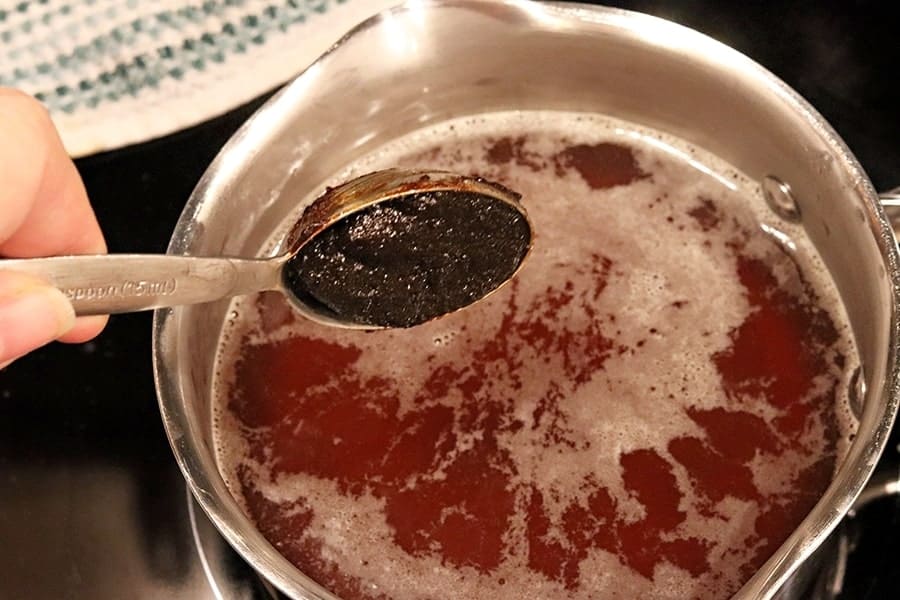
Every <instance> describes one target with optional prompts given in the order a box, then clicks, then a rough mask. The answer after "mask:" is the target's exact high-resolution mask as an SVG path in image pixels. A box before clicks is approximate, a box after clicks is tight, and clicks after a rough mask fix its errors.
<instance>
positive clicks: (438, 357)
mask: <svg viewBox="0 0 900 600" xmlns="http://www.w3.org/2000/svg"><path fill="white" fill-rule="evenodd" d="M394 165H400V166H411V167H417V168H440V169H448V170H452V171H456V172H462V173H467V174H477V175H482V176H484V177H486V178H488V179H492V180H497V181H500V182H501V183H503V184H505V185H508V186H509V187H510V188H512V189H514V190H516V191H518V192H520V193H521V194H522V196H523V204H524V205H525V206H526V208H527V209H528V211H529V215H530V216H531V219H532V221H533V223H534V227H535V232H536V235H535V241H534V249H533V252H532V255H531V256H530V257H529V259H528V261H527V262H526V264H525V266H524V267H523V269H522V271H521V272H520V274H519V275H518V276H517V278H516V279H515V280H514V281H513V282H512V284H511V285H509V286H507V287H506V288H504V289H502V290H500V291H499V292H498V293H497V294H495V295H493V296H491V297H490V298H488V299H487V300H485V301H483V302H480V303H478V304H476V305H474V306H472V307H469V308H467V309H466V310H464V311H462V312H460V313H458V314H454V315H450V316H449V317H446V318H443V319H440V320H438V321H436V322H432V323H428V324H426V325H423V326H420V327H417V328H414V329H411V330H403V331H400V330H394V331H381V332H376V333H362V332H353V331H340V330H335V329H330V328H326V327H321V326H317V325H315V324H312V323H309V322H306V321H303V320H300V319H297V318H295V317H294V315H293V313H291V312H290V309H288V308H287V307H286V305H285V304H284V302H283V300H282V299H281V298H280V296H277V295H271V294H265V295H262V296H260V297H258V298H256V299H255V300H252V301H247V302H244V303H242V304H238V305H237V310H238V311H239V313H240V314H241V318H240V319H239V321H238V323H237V324H236V325H235V326H234V329H233V330H232V331H231V332H230V333H229V335H228V336H227V339H229V340H230V342H229V343H227V344H225V345H224V346H223V351H222V356H221V358H222V360H221V370H220V374H221V377H220V380H219V381H218V383H217V395H218V402H219V407H218V414H217V423H218V426H217V450H218V453H219V459H220V465H221V468H222V470H223V473H224V475H225V476H226V479H227V481H228V483H229V486H230V488H231V489H232V491H233V493H234V494H235V495H236V497H238V498H240V499H241V500H242V503H243V505H244V506H245V509H246V510H247V512H248V514H249V515H250V516H251V518H252V519H253V520H254V521H255V522H256V523H257V524H258V526H259V528H260V530H261V531H262V533H263V534H264V535H265V536H266V537H267V538H268V539H269V540H270V541H271V542H272V543H273V544H274V545H275V546H276V547H277V548H278V549H279V550H280V551H281V552H282V553H283V554H284V555H285V556H286V557H287V558H288V559H289V560H291V561H292V562H294V563H295V564H296V565H297V566H298V567H300V568H301V569H302V570H303V571H304V572H306V573H307V574H308V575H310V576H311V577H313V578H314V579H316V580H317V581H319V582H320V583H321V584H322V585H324V586H325V587H327V588H329V589H330V590H332V591H333V592H334V593H335V594H337V595H339V596H341V597H342V598H344V599H345V600H352V599H355V598H365V599H369V598H396V599H401V598H422V599H425V598H436V597H448V595H449V596H452V597H454V598H476V597H493V598H514V599H517V600H519V599H530V598H534V599H545V598H594V599H596V598H633V597H647V598H696V597H701V598H725V597H728V596H729V595H730V594H732V593H734V592H735V591H737V589H738V588H739V587H740V585H741V584H742V583H743V582H744V581H745V580H746V579H747V578H748V577H749V576H750V575H751V574H752V573H753V571H755V570H756V569H758V568H759V566H760V565H761V564H762V563H763V562H764V561H765V560H766V559H767V558H768V557H769V556H770V555H771V553H772V552H774V550H775V549H776V548H777V547H778V546H779V545H780V544H781V543H782V542H783V541H784V539H785V538H786V537H787V536H788V535H789V534H790V532H791V531H792V530H793V529H794V528H795V527H796V525H797V524H798V523H799V521H800V520H801V519H802V518H803V517H804V516H805V515H806V513H807V512H808V511H809V509H810V508H811V507H812V506H813V504H814V503H815V501H816V500H817V499H818V497H819V495H820V494H821V493H822V491H823V490H824V489H825V487H826V486H827V484H828V483H829V481H830V479H831V477H832V475H833V472H834V469H835V465H836V461H837V460H838V459H839V458H840V456H841V452H842V444H843V443H844V441H845V440H846V439H847V438H848V437H849V435H850V434H851V433H852V429H853V425H852V423H850V422H849V420H848V419H847V417H846V411H845V405H846V399H845V395H846V389H845V388H846V380H847V373H848V371H849V370H850V368H851V367H852V366H854V365H855V364H856V356H855V352H854V349H853V346H852V342H851V340H850V336H849V330H848V328H847V326H846V325H845V319H844V317H843V316H842V312H841V310H840V307H839V306H838V305H837V304H836V303H835V302H834V301H833V298H834V297H836V296H835V292H834V291H833V289H832V288H831V286H830V283H829V282H828V280H827V277H826V275H825V273H824V271H823V270H822V268H821V267H820V266H819V264H818V262H817V259H816V257H815V255H814V253H813V251H812V249H811V248H810V247H809V245H808V243H807V242H805V240H804V239H803V238H802V236H801V235H800V232H799V231H793V230H785V232H786V233H787V234H788V235H787V238H786V239H790V240H791V242H790V243H791V247H790V248H786V247H784V246H783V245H782V242H780V241H779V240H778V239H776V238H775V237H772V236H770V235H767V234H766V233H764V231H763V230H762V229H761V228H760V220H761V219H765V218H768V217H767V215H766V213H765V210H764V206H763V204H762V202H761V200H760V199H759V197H758V193H756V192H755V190H753V189H752V188H751V187H750V186H749V184H748V183H747V182H746V181H744V180H743V179H742V177H741V176H740V175H739V174H737V173H734V172H732V171H729V170H728V169H727V168H726V167H725V166H723V165H721V164H719V163H718V162H717V161H716V160H715V159H714V158H712V157H708V156H703V155H701V154H700V153H698V152H697V151H695V150H693V149H690V148H687V147H684V146H680V145H678V143H677V142H673V141H671V140H666V139H664V138H663V137H662V136H659V135H657V134H654V133H653V132H646V131H642V130H640V129H638V128H635V127H630V126H626V125H624V124H622V123H618V122H613V121H609V120H606V119H602V118H591V117H586V116H583V115H569V114H559V113H515V114H502V115H488V116H484V117H479V118H474V119H465V120H459V121H456V122H453V123H449V124H444V125H441V126H438V127H436V128H434V129H432V130H430V131H427V132H421V133H417V134H415V135H413V136H410V137H409V138H407V139H404V140H401V141H400V142H397V143H396V144H395V145H393V146H391V147H390V148H387V149H385V150H384V152H382V153H379V154H378V155H376V156H373V157H371V158H370V159H369V160H367V161H364V162H361V163H360V164H357V165H354V166H352V167H351V168H350V169H348V171H347V172H346V173H342V174H340V177H341V178H342V179H347V178H349V177H351V176H354V175H356V174H359V173H361V172H366V171H370V170H373V169H377V168H383V167H386V166H394ZM448 590H452V592H448Z"/></svg>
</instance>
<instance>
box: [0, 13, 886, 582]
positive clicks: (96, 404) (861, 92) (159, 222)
mask: <svg viewBox="0 0 900 600" xmlns="http://www.w3.org/2000/svg"><path fill="white" fill-rule="evenodd" d="M608 4H614V5H617V6H622V7H624V8H631V9H635V10H640V11H643V12H648V13H651V14H655V15H658V16H661V17H665V18H669V19H672V20H674V21H678V22H680V23H682V24H685V25H688V26H691V27H694V28H696V29H699V30H701V31H703V32H705V33H707V34H709V35H711V36H713V37H715V38H717V39H719V40H721V41H723V42H725V43H727V44H729V45H731V46H733V47H735V48H737V49H738V50H740V51H742V52H744V53H745V54H747V55H749V56H750V57H752V58H754V59H756V60H757V61H759V62H760V63H762V64H763V65H765V66H766V67H768V68H769V69H770V70H772V71H773V72H774V73H775V74H776V75H778V76H780V77H781V78H782V79H784V80H785V81H787V82H788V84H790V85H791V86H793V87H794V88H795V89H797V90H798V91H799V92H800V93H801V94H802V95H803V96H805V97H806V98H807V99H808V100H809V101H810V102H811V103H812V104H813V105H814V106H815V107H816V108H817V109H818V110H819V111H820V112H821V113H823V114H824V116H825V118H826V119H828V120H829V121H830V122H831V123H832V125H833V126H834V127H835V129H836V130H837V131H838V133H839V134H840V135H841V136H842V137H843V138H844V140H845V141H846V142H847V144H848V145H849V146H850V148H851V149H852V150H853V151H854V153H855V154H856V156H857V157H858V158H859V160H860V162H861V163H862V165H863V166H864V167H865V169H866V170H867V171H868V173H869V175H870V177H871V178H872V180H873V182H874V183H875V186H876V188H879V189H882V190H886V189H888V188H891V187H894V186H897V185H900V78H898V76H897V68H898V65H900V44H898V43H897V41H896V39H897V38H896V19H895V18H893V16H892V13H893V11H892V10H891V9H890V8H889V6H890V3H886V2H885V3H882V2H863V1H856V2H853V1H845V2H810V3H808V4H807V3H803V4H791V5H785V6H781V5H779V4H778V3H773V2H765V1H760V0H748V1H744V2H740V3H738V2H735V3H729V4H728V5H725V3H720V2H716V1H714V0H681V1H676V0H670V1H663V0H644V1H635V2H610V3H608ZM261 101H262V100H257V101H254V102H252V103H250V104H249V105H246V106H243V107H240V108H238V109H236V110H234V111H233V112H231V113H230V114H228V115H225V116H223V117H220V118H218V119H215V120H213V121H210V122H208V123H204V124H202V125H200V126H197V127H194V128H191V129H189V130H186V131H182V132H180V133H178V134H175V135H172V136H169V137H167V138H164V139H161V140H157V141H153V142H150V143H146V144H142V145H139V146H135V147H130V148H126V149H124V150H120V151H116V152H110V153H106V154H101V155H97V156H91V157H88V158H84V159H81V160H79V161H78V162H77V164H78V168H79V170H80V172H81V173H82V176H83V177H84V180H85V183H86V185H87V189H88V192H89V194H90V197H91V199H92V201H93V203H94V207H95V209H96V211H97V214H98V218H99V220H100V224H101V226H102V227H103V229H104V231H105V233H106V235H107V239H108V242H109V248H110V251H112V252H164V251H165V248H166V245H167V243H168V238H169V235H170V233H171V231H172V229H173V227H174V224H175V221H176V219H177V218H178V215H179V213H180V211H181V209H182V207H183V205H184V202H185V200H186V199H187V198H188V196H189V194H190V192H191V189H192V188H193V186H194V185H195V183H196V182H197V180H198V179H199V177H200V175H201V174H202V172H203V171H204V169H205V168H206V166H207V165H208V164H209V162H210V161H211V160H212V158H213V157H214V156H215V154H216V153H217V151H218V150H219V148H220V147H221V146H222V144H223V143H224V142H225V141H226V139H227V138H228V137H229V136H230V135H231V133H232V132H233V131H234V130H235V128H237V127H238V126H239V125H240V124H241V123H242V122H243V121H244V120H245V119H246V118H247V117H248V116H249V115H250V114H251V113H252V112H253V110H255V108H256V107H258V106H259V105H260V103H261ZM0 135H2V134H0ZM0 143H2V141H0ZM150 322H151V315H150V314H149V313H147V314H136V315H122V316H116V317H114V318H112V320H111V322H110V324H109V327H108V328H107V330H106V331H105V332H104V333H103V335H102V336H100V337H99V338H98V339H97V340H96V341H94V342H91V343H88V344H85V345H83V346H64V345H59V344H56V345H51V346H49V347H47V348H45V349H43V350H41V351H39V352H36V353H34V354H32V355H30V356H28V357H27V358H25V359H22V360H20V361H18V362H17V363H15V364H14V365H13V366H12V367H10V368H8V369H6V370H5V371H3V372H0V557H2V560H0V599H7V598H22V599H28V600H31V599H35V600H42V599H45V598H47V599H50V598H53V599H64V598H75V599H81V598H88V599H97V600H106V599H111V598H136V599H145V598H187V599H191V600H194V599H204V600H205V599H207V598H214V597H216V595H215V593H214V591H213V589H212V587H211V586H210V585H209V583H208V582H207V580H206V576H205V575H204V571H203V565H202V561H200V559H199V557H198V554H197V552H196V549H195V547H194V544H193V541H192V537H191V534H190V524H189V518H188V506H187V502H186V499H185V492H184V484H183V481H182V478H181V475H180V473H179V472H178V469H177V467H176V466H175V462H174V460H173V457H172V454H171V451H170V449H169V446H168V443H167V441H166V437H165V434H164V432H163V428H162V424H161V421H160V417H159V412H158V409H157V404H156V396H155V391H154V387H153V378H152V372H151V363H150ZM893 438H894V439H893V440H892V442H891V444H890V445H889V448H888V451H887V454H886V455H885V457H884V458H883V459H882V461H881V464H880V466H879V468H880V469H881V470H882V471H891V470H893V471H896V470H897V468H898V465H900V457H898V451H897V443H898V442H900V435H898V433H897V432H896V431H895V433H894V436H893ZM857 529H858V531H856V532H855V533H854V536H853V541H854V542H855V543H856V544H857V549H856V551H855V552H854V554H853V555H851V560H850V562H849V571H848V575H847V579H846V583H845V586H844V591H843V593H842V594H841V595H840V598H842V599H843V598H853V599H862V598H867V599H880V598H893V597H898V596H900V591H898V590H900V560H898V559H900V541H897V540H898V539H900V535H897V534H898V533H900V503H898V502H897V501H896V500H888V501H886V502H882V503H881V504H880V505H879V506H877V507H875V508H873V509H872V510H871V511H867V514H866V515H863V518H862V519H860V520H859V523H858V524H857ZM229 560H231V559H229ZM235 589H237V588H235ZM241 589H242V590H243V591H242V592H241V593H242V594H245V595H244V596H243V597H250V596H248V595H246V594H251V592H248V591H247V590H246V589H243V588H241ZM222 591H223V592H225V591H226V590H222ZM251 595H253V596H255V595H256V593H255V592H254V593H252V594H251ZM225 597H229V596H225Z"/></svg>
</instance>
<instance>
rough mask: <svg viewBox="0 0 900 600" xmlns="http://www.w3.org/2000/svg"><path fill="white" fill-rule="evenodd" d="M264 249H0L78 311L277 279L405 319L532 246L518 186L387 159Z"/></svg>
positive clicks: (339, 306) (492, 279)
mask: <svg viewBox="0 0 900 600" xmlns="http://www.w3.org/2000/svg"><path fill="white" fill-rule="evenodd" d="M283 247H284V248H286V249H287V252H286V253H285V254H283V255H281V256H277V257H274V258H264V259H251V258H231V257H195V256H170V255H152V254H150V255H141V254H110V255H96V256H61V257H50V258H28V259H9V260H0V269H4V270H17V271H24V272H28V273H31V274H34V275H37V276H39V277H42V278H44V279H46V280H47V281H48V282H50V283H51V284H52V285H54V286H56V287H58V288H59V289H61V290H62V291H63V292H64V293H65V294H66V295H67V296H68V297H69V299H70V300H71V301H72V304H73V306H74V308H75V313H76V315H79V316H81V315H97V314H113V313H124V312H135V311H141V310H148V309H155V308H162V307H169V306H180V305H186V304H196V303H201V302H209V301H213V300H219V299H221V298H230V297H233V296H239V295H243V294H249V293H253V292H259V291H264V290H279V291H282V292H284V293H285V294H286V296H287V297H288V298H289V299H290V300H291V302H292V303H293V305H294V306H295V307H296V308H297V309H298V310H299V311H300V312H301V313H302V314H303V315H304V316H306V317H308V318H310V319H312V320H314V321H317V322H320V323H324V324H327V325H333V326H338V327H345V328H355V329H373V328H382V327H410V326H412V325H417V324H419V323H422V322H425V321H428V320H431V319H433V318H436V317H438V316H441V315H442V314H446V313H448V312H452V311H455V310H458V309H460V308H462V307H464V306H466V305H468V304H470V303H472V302H474V301H476V300H478V299H479V298H482V297H484V296H486V295H487V294H490V293H491V292H493V291H494V290H496V289H497V288H498V287H500V286H501V285H502V284H503V283H504V282H506V281H507V280H508V279H509V278H510V277H512V276H513V275H514V274H515V272H516V271H517V270H518V268H519V267H520V265H521V264H522V261H523V260H524V258H525V256H526V254H527V253H528V251H529V249H530V247H531V225H530V223H529V221H528V217H527V215H526V214H525V211H524V209H523V208H522V206H521V205H520V204H519V195H518V194H516V193H515V192H512V191H510V190H508V189H506V188H504V187H503V186H500V185H498V184H494V183H490V182H487V181H485V180H482V179H480V178H475V177H464V176H460V175H455V174H452V173H446V172H441V171H413V170H400V169H389V170H386V171H378V172H375V173H370V174H368V175H364V176H362V177H359V178H357V179H354V180H352V181H350V182H347V183H345V184H343V185H341V186H339V187H336V188H333V189H330V190H328V191H326V193H325V194H324V195H322V196H321V197H320V198H318V199H317V200H315V201H314V202H313V203H312V204H311V205H310V206H309V207H308V208H307V209H306V210H305V211H304V212H303V214H302V216H301V217H300V219H299V220H298V222H297V223H296V225H295V226H294V227H293V229H292V230H291V232H290V234H289V235H288V238H287V240H286V242H285V244H284V246H283Z"/></svg>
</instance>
